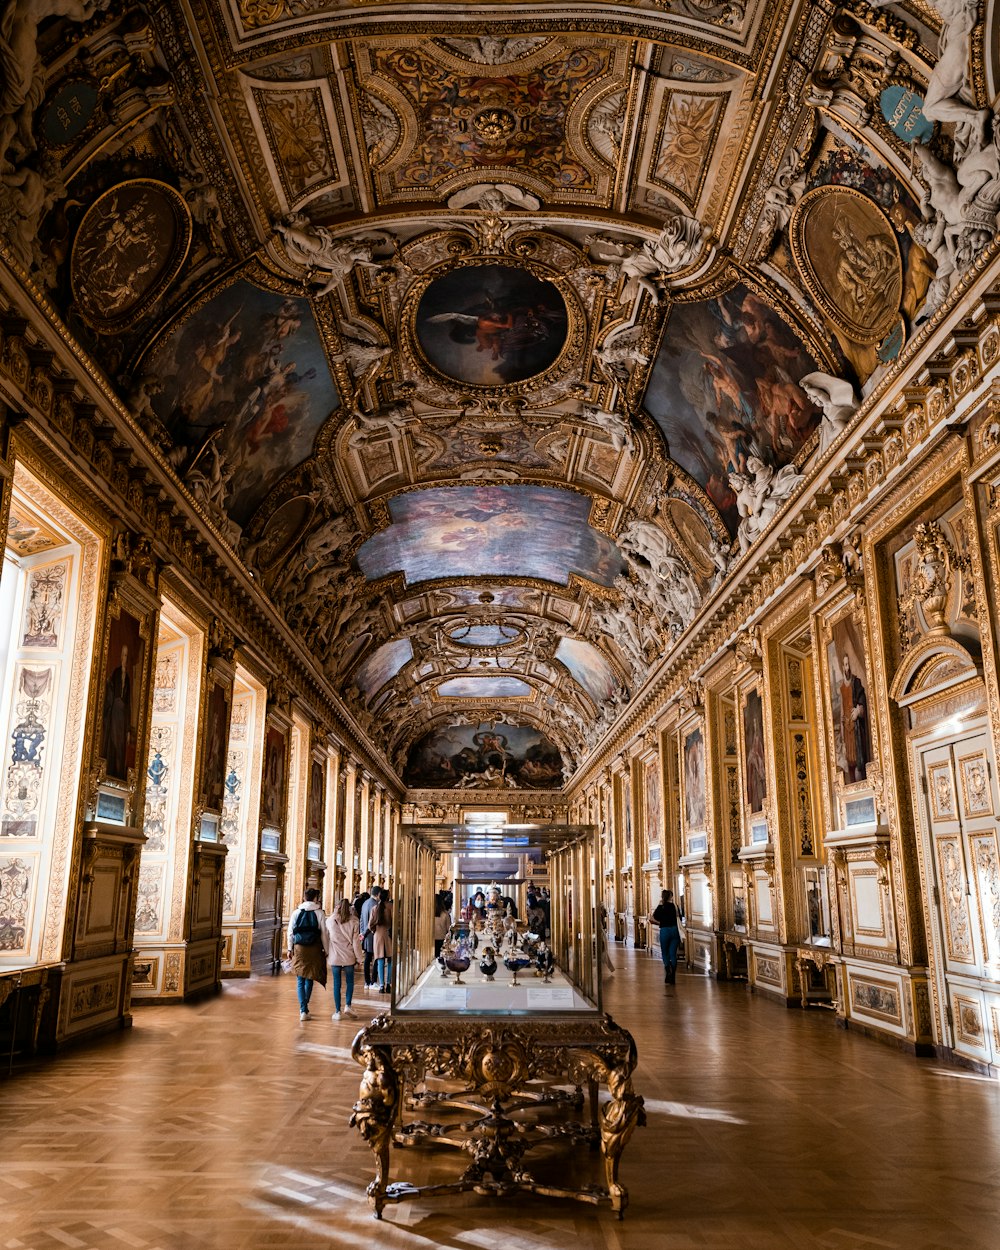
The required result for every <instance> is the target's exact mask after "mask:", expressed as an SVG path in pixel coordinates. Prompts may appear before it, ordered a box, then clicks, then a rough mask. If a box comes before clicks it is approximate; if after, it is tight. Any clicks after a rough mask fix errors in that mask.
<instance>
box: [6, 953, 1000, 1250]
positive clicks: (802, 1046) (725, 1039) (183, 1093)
mask: <svg viewBox="0 0 1000 1250" xmlns="http://www.w3.org/2000/svg"><path fill="white" fill-rule="evenodd" d="M615 959H616V961H617V963H618V969H619V970H618V973H617V975H616V976H614V977H612V978H610V984H609V989H608V1001H607V1008H608V1010H609V1011H610V1012H611V1014H612V1015H613V1016H614V1017H615V1019H616V1020H618V1021H619V1022H620V1023H621V1024H623V1025H624V1026H625V1027H626V1028H628V1029H630V1030H631V1031H632V1033H633V1034H634V1035H635V1038H636V1041H637V1043H638V1047H639V1068H638V1072H637V1075H636V1088H637V1090H638V1091H639V1092H640V1093H641V1094H642V1095H643V1096H644V1097H645V1099H646V1109H647V1113H648V1119H649V1122H648V1126H647V1127H646V1128H644V1129H640V1130H639V1131H638V1132H637V1133H636V1135H635V1137H634V1138H633V1140H632V1142H631V1144H630V1145H629V1147H628V1149H627V1150H626V1152H625V1156H624V1161H623V1168H622V1175H623V1179H624V1181H625V1183H626V1184H627V1185H628V1186H629V1190H630V1195H631V1205H630V1207H629V1210H628V1212H627V1213H626V1216H625V1219H624V1221H623V1222H621V1223H619V1222H618V1221H617V1220H616V1219H615V1218H614V1216H613V1215H612V1214H611V1212H610V1211H608V1210H605V1209H604V1208H594V1207H591V1206H585V1205H582V1204H576V1203H571V1202H561V1201H552V1200H546V1199H543V1198H535V1197H532V1196H525V1197H520V1198H518V1199H517V1200H516V1201H510V1200H507V1201H501V1200H493V1199H489V1198H482V1197H478V1196H476V1195H462V1196H460V1197H450V1198H447V1199H443V1200H440V1201H437V1202H434V1201H431V1200H424V1201H416V1202H410V1203H403V1204H400V1205H398V1206H392V1207H389V1208H388V1209H387V1210H386V1213H385V1218H384V1220H383V1221H382V1223H381V1224H377V1223H376V1222H375V1221H374V1220H373V1218H372V1215H371V1213H370V1211H369V1208H368V1206H367V1203H366V1202H365V1200H364V1190H365V1186H366V1184H367V1183H368V1181H369V1180H370V1178H371V1175H372V1165H371V1156H370V1153H369V1151H368V1148H367V1146H365V1144H364V1143H363V1142H362V1141H361V1139H360V1138H359V1137H358V1135H357V1134H356V1133H355V1132H354V1131H353V1130H352V1129H350V1128H348V1126H347V1117H348V1114H349V1111H350V1107H351V1104H352V1102H353V1101H354V1098H355V1097H356V1095H357V1089H358V1075H359V1074H358V1070H357V1068H356V1066H355V1065H354V1064H353V1063H352V1061H351V1059H350V1043H351V1039H352V1036H353V1033H354V1028H355V1026H354V1024H353V1023H352V1022H350V1021H342V1022H340V1023H334V1022H333V1021H331V1020H330V1018H329V1011H330V1006H329V1002H330V996H329V994H328V993H324V994H322V996H321V997H320V998H319V1001H318V1002H316V1003H315V1014H314V1018H313V1019H312V1020H310V1021H309V1022H308V1023H306V1024H300V1023H299V1020H298V1011H297V1008H296V1005H295V987H294V981H293V980H292V979H291V978H290V977H287V976H286V977H281V978H278V979H259V980H257V979H255V980H251V981H249V982H234V983H229V984H227V986H226V988H225V990H224V992H223V994H222V995H221V997H219V998H215V999H212V1000H211V1001H208V1002H205V1003H201V1004H198V1005H195V1006H189V1007H183V1006H181V1007H178V1006H172V1007H140V1008H137V1009H136V1012H135V1017H136V1023H135V1027H134V1029H133V1030H132V1031H131V1032H130V1033H128V1034H124V1035H118V1036H115V1037H113V1038H109V1039H105V1040H103V1041H100V1042H98V1043H95V1044H93V1045H92V1046H89V1047H87V1048H85V1049H78V1050H76V1051H71V1052H67V1053H66V1054H64V1055H61V1056H59V1057H57V1058H56V1059H54V1060H49V1061H40V1062H38V1063H36V1064H35V1065H33V1066H32V1067H30V1068H26V1069H22V1070H21V1071H19V1072H17V1073H16V1074H15V1075H14V1077H13V1078H12V1079H11V1080H9V1081H7V1082H6V1083H5V1084H3V1085H2V1086H0V1134H2V1137H0V1141H2V1152H3V1153H2V1159H3V1162H2V1167H0V1250H265V1248H271V1247H273V1248H274V1250H285V1248H291V1247H296V1248H297V1250H298V1248H302V1247H308V1248H309V1250H324V1248H325V1247H345V1248H347V1247H350V1248H352V1250H353V1248H355V1247H358V1246H360V1245H366V1244H367V1245H369V1246H375V1247H379V1250H382V1248H385V1250H397V1248H398V1250H426V1248H428V1247H437V1246H440V1247H447V1248H449V1250H459V1248H461V1250H501V1248H502V1250H570V1248H572V1250H659V1248H661V1247H662V1248H663V1250H1000V1085H998V1084H997V1083H996V1082H993V1081H990V1080H988V1079H986V1078H983V1077H980V1076H977V1075H975V1074H973V1073H969V1072H964V1071H962V1070H960V1069H952V1068H949V1067H945V1066H943V1065H941V1064H938V1063H936V1062H934V1061H927V1060H915V1059H913V1058H911V1057H909V1056H906V1055H901V1054H898V1053H897V1052H895V1051H893V1050H891V1049H889V1048H886V1047H882V1046H880V1045H878V1044H877V1043H875V1042H872V1041H869V1040H868V1039H865V1038H863V1037H860V1036H858V1035H856V1034H852V1033H846V1032H843V1031H842V1030H839V1029H837V1028H836V1027H835V1026H834V1022H833V1020H832V1019H831V1018H830V1016H829V1015H828V1014H826V1013H824V1012H820V1011H812V1012H808V1013H806V1012H802V1011H794V1010H793V1011H786V1010H784V1009H783V1008H781V1007H778V1006H775V1005H774V1004H773V1003H770V1002H766V1001H764V1000H761V999H758V998H756V997H754V996H752V995H750V994H749V993H748V992H747V991H746V989H745V987H743V986H740V985H727V984H722V985H719V984H716V983H714V982H711V981H708V980H705V979H703V978H700V977H694V976H686V975H683V974H682V975H680V976H679V977H678V984H677V987H676V989H668V988H666V987H665V986H664V985H663V983H662V973H661V970H660V965H659V962H658V961H655V960H653V959H649V958H647V957H645V956H644V955H635V954H634V953H633V952H631V951H627V952H626V951H622V950H620V949H619V950H617V951H616V952H615ZM317 994H318V995H319V994H320V991H318V990H317ZM355 1005H356V1007H361V1006H366V1007H369V1006H370V1008H371V1010H372V1012H373V1014H374V1012H375V1011H377V1010H378V1009H379V1006H380V1004H379V1002H378V1000H377V998H373V999H370V1000H364V1001H356V1004H355ZM448 1162H449V1164H451V1162H452V1161H451V1160H449V1161H448ZM455 1162H457V1160H456V1161H455ZM422 1166H423V1167H424V1171H423V1173H421V1172H420V1168H421V1167H422ZM436 1166H438V1167H440V1165H436ZM587 1166H589V1163H588V1164H587ZM429 1168H430V1164H421V1157H420V1155H419V1154H418V1152H415V1151H407V1152H405V1153H404V1154H403V1156H402V1159H401V1160H400V1162H399V1164H396V1163H394V1171H393V1175H394V1176H395V1177H397V1178H398V1177H400V1176H402V1175H406V1176H407V1177H409V1178H410V1179H415V1180H416V1179H428V1178H429V1177H430V1176H431V1173H430V1170H429ZM449 1174H451V1169H450V1168H449ZM434 1175H435V1178H436V1177H437V1176H438V1173H437V1172H435V1173H434Z"/></svg>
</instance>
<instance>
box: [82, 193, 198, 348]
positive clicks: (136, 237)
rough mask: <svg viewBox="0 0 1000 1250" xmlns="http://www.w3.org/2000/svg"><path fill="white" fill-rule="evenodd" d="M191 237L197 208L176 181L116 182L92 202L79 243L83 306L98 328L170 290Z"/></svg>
mask: <svg viewBox="0 0 1000 1250" xmlns="http://www.w3.org/2000/svg"><path fill="white" fill-rule="evenodd" d="M190 245H191V213H190V211H189V209H188V206H187V204H185V202H184V200H183V198H182V197H181V196H180V195H179V194H178V193H177V192H176V191H175V190H174V189H173V187H169V186H167V185H166V183H163V182H157V181H156V180H154V179H152V178H134V179H132V180H131V181H129V182H121V183H119V184H118V185H117V186H114V187H111V188H110V190H108V191H105V192H104V194H103V195H101V196H99V197H98V199H96V200H95V201H94V203H93V204H91V206H90V208H88V209H87V212H86V213H85V214H84V217H83V221H82V222H81V223H80V229H79V230H78V231H77V234H76V239H75V241H74V243H73V254H72V258H71V261H70V283H71V285H72V288H73V297H74V299H75V300H76V307H77V309H78V311H79V312H80V313H81V314H82V315H83V317H84V318H86V320H87V321H88V323H89V324H90V325H92V326H93V327H94V328H95V329H96V330H104V331H108V332H110V331H113V330H116V329H119V328H121V327H122V326H124V325H126V324H128V323H130V322H132V321H134V320H135V319H136V318H137V317H139V316H141V315H142V314H143V313H145V312H146V311H148V310H149V309H150V308H151V307H152V306H153V305H154V304H155V303H156V301H157V300H158V299H159V298H160V296H161V295H162V294H163V293H164V292H165V291H166V289H167V287H168V286H169V285H170V283H171V282H172V281H173V280H174V278H175V277H176V276H177V274H178V273H179V272H180V269H181V266H182V265H183V264H184V259H185V257H186V256H187V253H188V248H189V247H190Z"/></svg>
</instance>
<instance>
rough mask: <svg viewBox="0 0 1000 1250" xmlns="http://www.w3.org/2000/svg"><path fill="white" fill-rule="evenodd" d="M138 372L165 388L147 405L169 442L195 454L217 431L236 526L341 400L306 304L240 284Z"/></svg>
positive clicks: (304, 450) (305, 451) (296, 460)
mask: <svg viewBox="0 0 1000 1250" xmlns="http://www.w3.org/2000/svg"><path fill="white" fill-rule="evenodd" d="M143 370H144V372H146V373H152V374H155V375H156V376H157V377H158V378H159V379H160V381H161V382H162V384H163V390H162V392H161V393H160V394H159V395H157V396H156V397H155V399H154V401H153V402H154V406H155V408H156V411H157V414H158V415H159V416H160V418H161V420H162V421H163V422H164V424H165V425H166V426H167V428H168V429H169V431H170V433H171V435H172V436H173V438H174V440H175V441H176V442H178V443H182V444H185V445H187V446H188V447H190V448H191V449H192V451H195V450H197V448H198V447H200V446H201V445H202V444H203V443H204V441H205V438H206V436H207V435H208V434H209V433H211V432H212V431H213V430H215V429H218V428H220V427H221V428H222V434H221V435H220V439H221V441H220V443H219V447H220V449H221V451H222V453H223V455H224V456H225V460H226V463H227V464H228V465H235V466H236V472H235V474H234V476H233V479H232V482H231V483H230V495H229V501H228V505H227V506H228V510H229V514H230V516H231V517H232V518H233V520H234V521H236V522H237V524H239V525H244V524H245V523H246V522H247V521H248V520H249V519H250V517H251V516H252V515H253V512H254V510H255V508H257V506H258V505H259V504H260V503H261V502H262V500H263V499H264V497H265V496H266V495H267V493H268V491H270V490H271V488H272V487H273V486H274V485H275V484H276V483H277V482H278V481H279V480H280V478H282V477H283V476H284V475H285V473H287V472H288V470H289V469H291V468H293V467H294V466H295V465H297V464H300V463H301V462H302V461H303V460H304V459H305V458H306V457H307V456H308V455H309V453H310V452H311V451H312V447H313V442H314V441H315V438H316V434H317V432H318V430H319V428H320V426H321V425H322V424H323V422H324V421H325V420H326V418H327V417H328V416H329V415H330V413H331V412H332V411H333V410H334V408H336V406H337V404H338V402H339V401H338V398H337V389H336V387H335V385H334V382H333V379H332V377H331V376H330V370H329V368H328V367H327V363H326V356H325V355H324V353H323V347H322V344H321V343H320V340H319V334H318V333H317V330H316V323H315V322H314V321H313V316H312V312H311V310H310V308H309V304H308V301H306V300H303V299H290V298H286V297H284V296H281V295H275V294H273V293H272V292H269V291H262V290H260V289H259V288H257V287H255V286H251V285H250V283H249V282H244V281H240V282H236V283H234V284H233V285H232V286H230V287H227V288H226V289H225V290H224V291H221V292H220V293H219V294H218V295H216V296H215V297H214V298H213V299H211V300H210V301H209V302H208V303H207V304H206V305H205V307H204V308H202V309H199V311H198V312H196V313H195V314H194V315H193V316H192V317H190V318H189V319H188V320H187V321H186V322H185V323H184V324H183V325H182V326H180V327H178V328H177V329H176V330H174V331H173V332H172V333H171V334H170V336H169V337H168V338H167V339H166V341H165V342H164V343H163V345H162V346H161V347H160V348H159V349H158V350H157V351H155V352H154V353H153V355H152V356H151V357H150V358H149V359H148V360H147V361H146V362H145V363H144V365H143Z"/></svg>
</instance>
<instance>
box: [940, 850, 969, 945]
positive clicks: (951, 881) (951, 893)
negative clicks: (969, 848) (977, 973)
mask: <svg viewBox="0 0 1000 1250" xmlns="http://www.w3.org/2000/svg"><path fill="white" fill-rule="evenodd" d="M937 853H938V863H939V864H940V866H941V884H942V886H943V899H942V901H943V903H944V919H945V925H944V931H945V940H946V942H947V944H948V957H949V959H952V960H954V961H955V962H956V963H966V964H971V963H974V962H975V956H974V954H973V950H972V929H971V926H970V923H969V909H968V906H967V905H966V901H965V874H964V873H963V871H962V848H961V846H960V844H959V840H958V838H957V837H939V838H938V839H937Z"/></svg>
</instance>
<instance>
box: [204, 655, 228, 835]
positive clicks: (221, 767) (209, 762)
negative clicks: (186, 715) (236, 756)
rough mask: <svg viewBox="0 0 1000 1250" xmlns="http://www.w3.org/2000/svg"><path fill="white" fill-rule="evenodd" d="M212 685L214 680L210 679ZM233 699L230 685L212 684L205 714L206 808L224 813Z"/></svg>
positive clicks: (219, 682)
mask: <svg viewBox="0 0 1000 1250" xmlns="http://www.w3.org/2000/svg"><path fill="white" fill-rule="evenodd" d="M210 681H211V679H210ZM230 702H231V695H230V691H229V688H228V686H227V685H225V684H224V683H223V682H221V681H218V680H216V681H211V684H210V686H209V691H208V700H207V704H208V706H207V708H206V712H205V772H204V778H205V787H204V788H205V807H206V808H207V809H208V810H209V811H212V812H221V811H222V800H223V798H224V797H225V792H226V747H227V744H228V741H229V707H230Z"/></svg>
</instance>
